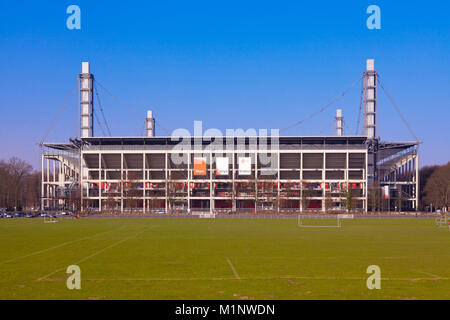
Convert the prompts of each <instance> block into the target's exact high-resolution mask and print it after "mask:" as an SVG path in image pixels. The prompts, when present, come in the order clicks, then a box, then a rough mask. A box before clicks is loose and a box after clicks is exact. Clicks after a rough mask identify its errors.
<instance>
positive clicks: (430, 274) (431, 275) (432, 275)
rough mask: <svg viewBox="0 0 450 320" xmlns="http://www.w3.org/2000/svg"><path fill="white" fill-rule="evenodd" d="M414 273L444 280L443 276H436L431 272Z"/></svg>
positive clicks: (419, 271)
mask: <svg viewBox="0 0 450 320" xmlns="http://www.w3.org/2000/svg"><path fill="white" fill-rule="evenodd" d="M414 271H415V272H418V273H422V274H426V275H427V276H430V277H433V278H435V279H442V277H441V276H438V275H435V274H433V273H429V272H425V271H421V270H414Z"/></svg>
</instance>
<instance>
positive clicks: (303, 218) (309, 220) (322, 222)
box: [298, 215, 342, 228]
mask: <svg viewBox="0 0 450 320" xmlns="http://www.w3.org/2000/svg"><path fill="white" fill-rule="evenodd" d="M298 226H299V227H301V228H340V227H341V226H342V223H341V218H340V217H339V215H326V216H318V215H299V216H298Z"/></svg>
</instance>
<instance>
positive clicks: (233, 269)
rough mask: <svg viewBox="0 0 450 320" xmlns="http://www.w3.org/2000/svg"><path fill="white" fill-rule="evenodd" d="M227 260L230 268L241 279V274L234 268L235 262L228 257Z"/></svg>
mask: <svg viewBox="0 0 450 320" xmlns="http://www.w3.org/2000/svg"><path fill="white" fill-rule="evenodd" d="M227 262H228V264H229V265H230V268H231V270H232V271H233V273H234V276H235V278H236V279H238V280H241V277H239V274H238V273H237V271H236V269H235V268H234V266H233V264H232V263H231V261H230V259H228V258H227Z"/></svg>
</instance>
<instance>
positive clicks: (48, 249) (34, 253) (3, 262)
mask: <svg viewBox="0 0 450 320" xmlns="http://www.w3.org/2000/svg"><path fill="white" fill-rule="evenodd" d="M122 228H123V226H122V227H120V228H115V229H112V230H109V231H104V232H100V233H96V234H93V235H91V236H87V237H84V238H81V239H76V240H72V241H67V242H63V243H61V244H58V245H57V246H54V247H50V248H46V249H43V250H39V251H36V252H32V253H29V254H26V255H24V256H20V257H16V258H12V259H9V260H6V261H2V262H0V265H2V264H6V263H10V262H14V261H17V260H21V259H25V258H28V257H31V256H35V255H37V254H41V253H44V252H47V251H51V250H54V249H58V248H61V247H64V246H66V245H68V244H72V243H76V242H80V241H83V240H86V239H90V238H93V237H95V236H98V235H101V234H105V233H109V232H112V231H115V230H120V229H122Z"/></svg>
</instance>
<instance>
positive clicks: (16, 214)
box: [14, 211, 24, 218]
mask: <svg viewBox="0 0 450 320" xmlns="http://www.w3.org/2000/svg"><path fill="white" fill-rule="evenodd" d="M23 216H24V214H23V212H20V211H19V212H16V213H14V218H22V217H23Z"/></svg>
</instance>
